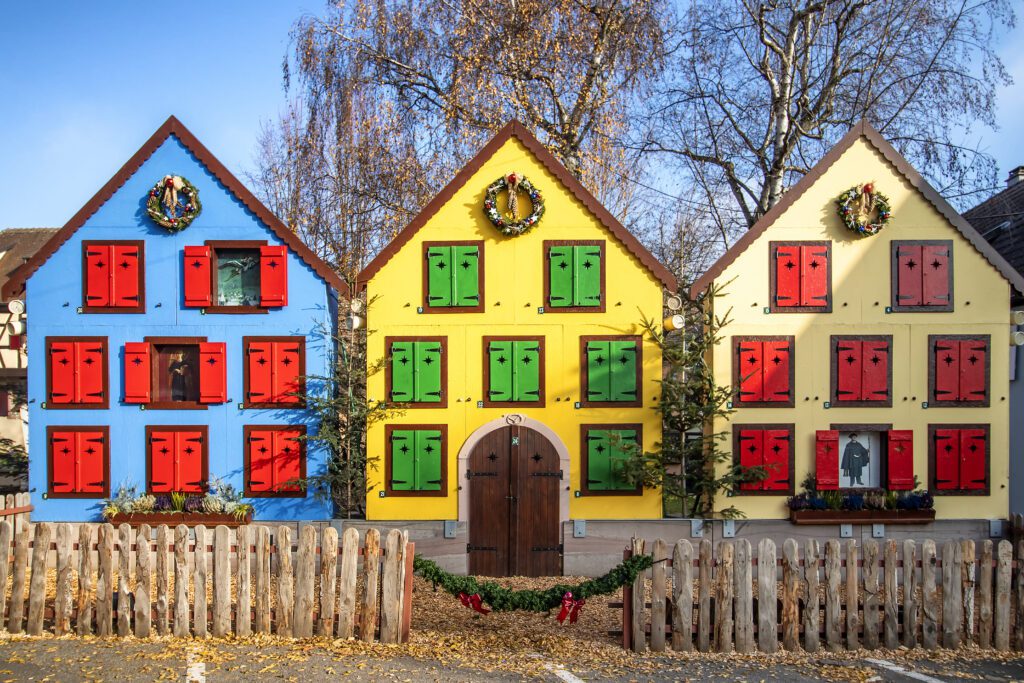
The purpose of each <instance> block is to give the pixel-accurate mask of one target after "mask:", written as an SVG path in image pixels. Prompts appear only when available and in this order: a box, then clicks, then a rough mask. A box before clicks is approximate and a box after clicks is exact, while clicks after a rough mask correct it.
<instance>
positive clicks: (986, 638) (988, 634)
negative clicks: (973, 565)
mask: <svg viewBox="0 0 1024 683" xmlns="http://www.w3.org/2000/svg"><path fill="white" fill-rule="evenodd" d="M992 551H993V546H992V541H983V542H982V544H981V567H980V569H981V571H979V572H978V586H979V587H978V647H981V648H990V647H992V574H993V566H992V563H993V561H994V557H993V552H992Z"/></svg>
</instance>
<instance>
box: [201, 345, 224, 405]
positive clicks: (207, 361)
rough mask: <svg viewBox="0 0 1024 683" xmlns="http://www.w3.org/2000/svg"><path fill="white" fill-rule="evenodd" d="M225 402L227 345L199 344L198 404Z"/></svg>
mask: <svg viewBox="0 0 1024 683" xmlns="http://www.w3.org/2000/svg"><path fill="white" fill-rule="evenodd" d="M227 400H228V373H227V345H226V344H225V343H224V342H200V344H199V402H200V403H224V402H225V401H227Z"/></svg>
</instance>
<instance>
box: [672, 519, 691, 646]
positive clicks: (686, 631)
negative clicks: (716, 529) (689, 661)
mask: <svg viewBox="0 0 1024 683" xmlns="http://www.w3.org/2000/svg"><path fill="white" fill-rule="evenodd" d="M672 649H673V650H676V651H678V652H692V651H693V545H692V544H691V543H690V542H689V541H687V540H686V539H685V538H681V539H679V540H678V541H676V547H675V549H674V550H673V551H672Z"/></svg>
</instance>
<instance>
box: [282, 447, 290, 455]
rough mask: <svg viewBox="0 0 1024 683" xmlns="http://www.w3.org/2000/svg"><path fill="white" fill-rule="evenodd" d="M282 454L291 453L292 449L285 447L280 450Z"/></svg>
mask: <svg viewBox="0 0 1024 683" xmlns="http://www.w3.org/2000/svg"><path fill="white" fill-rule="evenodd" d="M282 452H284V453H291V452H292V447H291V446H285V447H284V448H283V449H282Z"/></svg>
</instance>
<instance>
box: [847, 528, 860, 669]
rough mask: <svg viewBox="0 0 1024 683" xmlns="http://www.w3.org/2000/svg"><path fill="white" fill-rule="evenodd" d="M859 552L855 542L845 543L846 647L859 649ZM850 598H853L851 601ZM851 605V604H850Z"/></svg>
mask: <svg viewBox="0 0 1024 683" xmlns="http://www.w3.org/2000/svg"><path fill="white" fill-rule="evenodd" d="M859 558H860V550H859V548H857V541H854V540H853V539H851V540H849V541H847V542H846V647H847V649H850V650H859V649H860V567H859V565H860V559H859ZM850 596H853V600H852V601H851V599H850ZM851 603H852V604H851Z"/></svg>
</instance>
